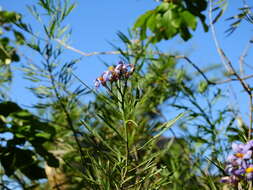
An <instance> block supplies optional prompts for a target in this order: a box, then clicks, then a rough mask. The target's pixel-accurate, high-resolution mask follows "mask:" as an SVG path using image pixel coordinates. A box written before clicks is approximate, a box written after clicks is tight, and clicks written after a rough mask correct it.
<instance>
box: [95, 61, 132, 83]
mask: <svg viewBox="0 0 253 190" xmlns="http://www.w3.org/2000/svg"><path fill="white" fill-rule="evenodd" d="M133 72H134V65H133V64H125V63H123V62H122V61H120V62H119V63H118V64H117V66H116V67H114V66H110V67H108V70H107V71H105V72H103V74H102V75H101V76H100V77H98V78H97V79H96V80H95V82H94V84H95V86H96V87H97V88H98V87H99V86H100V84H102V85H103V86H106V84H107V82H111V83H112V82H115V81H117V80H124V79H127V78H129V77H130V76H131V75H132V74H133Z"/></svg>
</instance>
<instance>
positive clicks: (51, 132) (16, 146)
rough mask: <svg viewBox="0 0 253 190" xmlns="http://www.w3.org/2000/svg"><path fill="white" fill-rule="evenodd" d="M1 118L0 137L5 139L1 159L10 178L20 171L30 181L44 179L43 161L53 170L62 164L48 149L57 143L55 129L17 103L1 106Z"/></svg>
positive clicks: (2, 142) (5, 103) (3, 103)
mask: <svg viewBox="0 0 253 190" xmlns="http://www.w3.org/2000/svg"><path fill="white" fill-rule="evenodd" d="M0 117H1V120H0V122H1V130H0V135H1V136H2V137H3V139H2V141H1V146H0V150H1V151H0V152H1V153H0V160H1V164H2V166H3V168H4V170H5V174H6V175H7V176H9V177H13V176H15V174H16V173H17V172H18V171H20V172H22V173H23V174H24V175H25V176H26V177H28V178H29V179H30V180H38V179H41V178H45V177H46V174H45V171H44V169H43V168H42V167H41V166H40V162H41V161H40V160H41V159H43V160H45V161H46V162H47V164H48V165H49V166H51V167H58V166H59V161H58V160H57V159H56V158H55V157H54V156H53V155H52V154H51V153H50V152H49V151H48V150H47V146H46V145H47V143H52V142H53V141H54V136H55V129H54V126H52V125H50V124H48V123H46V122H41V121H40V120H39V118H38V117H36V116H34V115H33V114H32V113H30V112H29V111H27V110H24V109H22V108H21V107H19V106H18V105H17V104H16V103H14V102H1V103H0ZM5 136H6V137H5ZM7 136H11V138H10V139H8V138H7ZM6 138H7V139H6ZM28 147H29V148H28Z"/></svg>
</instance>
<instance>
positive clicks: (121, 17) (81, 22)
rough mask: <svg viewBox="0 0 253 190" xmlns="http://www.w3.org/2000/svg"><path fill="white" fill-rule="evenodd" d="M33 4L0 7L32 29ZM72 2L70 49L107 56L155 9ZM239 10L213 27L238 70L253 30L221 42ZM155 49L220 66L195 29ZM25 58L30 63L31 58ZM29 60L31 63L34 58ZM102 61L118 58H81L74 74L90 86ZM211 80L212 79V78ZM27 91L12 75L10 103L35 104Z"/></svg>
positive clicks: (5, 0)
mask: <svg viewBox="0 0 253 190" xmlns="http://www.w3.org/2000/svg"><path fill="white" fill-rule="evenodd" d="M34 2H35V1H34V0H22V1H21V0H0V5H1V6H2V7H3V9H7V10H13V11H17V12H20V13H22V14H23V16H24V19H25V21H27V22H30V23H32V25H33V26H39V25H38V23H36V22H35V21H34V19H31V16H30V15H29V12H28V11H27V9H26V5H27V4H30V5H31V4H32V3H34ZM76 2H77V7H76V8H75V9H74V11H73V13H72V14H71V15H70V16H69V18H68V19H67V21H66V22H67V23H68V24H69V25H70V26H71V28H72V36H71V41H70V45H71V46H73V47H75V48H77V49H80V50H82V51H84V52H93V51H112V50H113V48H112V46H111V45H110V43H113V44H115V45H117V44H119V42H120V40H119V39H118V38H117V35H116V33H117V32H118V31H122V32H124V33H126V32H127V30H128V29H129V28H131V27H132V26H133V23H134V21H135V20H136V19H137V18H138V16H139V15H140V14H142V13H144V12H145V11H147V10H150V9H152V8H154V7H155V6H156V5H157V4H158V3H157V2H155V1H152V0H149V1H147V0H128V1H118V0H110V1H108V0H92V1H84V0H76ZM231 2H232V1H231ZM238 7H242V5H241V1H233V2H232V3H230V5H229V8H228V11H227V13H226V16H225V17H223V18H222V20H221V21H220V22H219V23H218V24H217V32H218V38H219V40H220V41H221V42H222V47H223V49H224V50H225V52H226V53H227V55H228V57H229V58H230V59H231V61H232V62H233V63H235V66H236V67H237V68H238V64H237V62H238V58H239V56H240V55H241V52H242V50H243V48H244V46H245V45H246V43H247V41H248V40H249V38H250V37H251V34H252V26H253V25H249V24H245V23H244V24H243V25H242V26H241V28H240V30H238V31H236V32H235V33H234V34H233V35H232V36H230V37H226V35H225V33H224V32H225V30H226V29H227V28H228V27H229V23H230V22H228V21H224V20H225V18H227V17H229V16H231V15H234V14H235V13H236V9H237V8H238ZM38 28H39V27H38ZM159 47H160V48H161V49H162V50H164V51H167V52H175V51H179V52H181V53H182V54H187V55H189V57H190V58H191V59H192V60H193V61H194V62H195V63H197V65H198V66H199V67H205V66H207V65H208V64H210V63H220V59H219V56H218V54H217V52H216V50H215V46H214V42H213V40H212V36H211V33H210V32H208V33H204V32H203V29H202V27H201V25H200V24H199V26H198V29H197V31H196V32H195V34H194V37H193V39H191V40H189V41H188V42H187V43H185V42H182V40H181V39H180V38H178V37H177V38H175V39H173V40H171V41H166V42H162V43H160V44H159ZM249 53H250V52H249ZM30 56H31V58H33V56H34V55H30ZM67 56H73V57H79V55H78V54H76V53H73V52H70V51H69V50H66V57H67ZM34 58H35V59H36V56H34ZM251 58H252V56H249V57H248V58H247V59H246V61H247V63H248V64H251V62H250V60H251ZM101 60H103V61H105V62H107V63H108V64H114V63H116V62H117V61H118V56H115V55H104V56H93V57H84V58H83V59H82V61H81V62H80V63H79V65H78V70H77V71H76V73H77V74H78V76H79V77H80V78H81V79H82V80H83V81H85V82H86V83H87V84H89V85H92V83H93V81H94V79H95V78H96V77H97V76H98V75H99V74H100V73H101V72H102V71H103V70H104V69H105V67H104V65H103V63H102V61H101ZM17 64H19V63H15V65H17ZM214 74H215V75H216V73H214ZM217 74H218V73H217ZM27 85H29V83H27V82H26V81H24V80H23V79H22V76H20V72H16V78H15V79H14V83H13V85H12V90H11V94H12V99H13V100H15V101H18V102H20V103H21V104H22V105H31V103H34V102H35V101H36V100H35V99H34V98H32V97H31V94H29V93H28V90H26V89H25V86H27ZM232 85H233V86H234V90H235V91H236V92H235V93H236V95H237V96H238V101H239V106H240V107H241V108H242V110H243V114H244V113H245V114H247V112H248V109H247V105H248V104H247V100H246V98H245V97H246V96H245V95H243V94H242V93H241V90H242V88H241V87H240V86H239V85H237V84H235V83H233V84H232ZM228 88H230V87H229V86H228V85H224V90H227V89H228ZM228 101H230V100H228ZM226 103H227V102H226Z"/></svg>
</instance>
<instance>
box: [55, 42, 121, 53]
mask: <svg viewBox="0 0 253 190" xmlns="http://www.w3.org/2000/svg"><path fill="white" fill-rule="evenodd" d="M55 41H56V42H58V43H59V44H60V45H62V46H63V47H65V48H66V49H69V50H71V51H74V52H76V53H78V54H80V55H83V56H85V57H90V56H94V55H119V54H120V53H121V52H120V51H102V52H91V53H86V52H83V51H81V50H79V49H76V48H74V47H72V46H70V45H68V44H66V43H65V42H63V41H62V40H59V39H55Z"/></svg>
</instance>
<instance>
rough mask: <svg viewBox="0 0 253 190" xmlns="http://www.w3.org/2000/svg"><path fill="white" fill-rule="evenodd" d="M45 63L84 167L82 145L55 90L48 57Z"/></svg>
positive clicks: (54, 89) (56, 91)
mask: <svg viewBox="0 0 253 190" xmlns="http://www.w3.org/2000/svg"><path fill="white" fill-rule="evenodd" d="M46 63H47V70H48V72H49V77H50V81H51V84H52V87H53V91H54V93H55V96H56V98H57V100H58V101H59V103H60V106H61V108H62V110H63V112H64V114H65V116H66V119H67V123H68V125H69V127H70V129H71V131H72V132H73V134H74V138H75V142H76V144H77V146H78V150H79V152H80V155H81V162H82V166H83V167H84V165H85V162H84V153H83V151H82V146H81V143H80V141H79V139H78V136H77V132H76V130H75V127H74V125H73V122H72V119H71V116H70V114H69V112H68V110H67V108H66V106H65V105H64V103H63V102H62V100H61V96H60V94H59V92H58V90H57V87H56V84H55V79H54V76H53V74H52V69H51V66H50V58H49V57H47V58H46Z"/></svg>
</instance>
